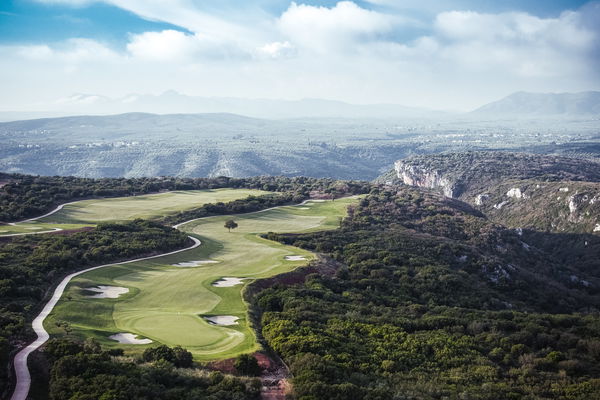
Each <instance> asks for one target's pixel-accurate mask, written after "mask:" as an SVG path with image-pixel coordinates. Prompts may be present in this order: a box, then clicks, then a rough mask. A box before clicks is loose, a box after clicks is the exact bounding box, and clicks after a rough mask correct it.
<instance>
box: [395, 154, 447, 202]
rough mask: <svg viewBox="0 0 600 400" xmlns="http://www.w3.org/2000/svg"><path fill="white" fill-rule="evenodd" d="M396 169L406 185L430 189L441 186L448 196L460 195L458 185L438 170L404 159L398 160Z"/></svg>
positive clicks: (399, 177)
mask: <svg viewBox="0 0 600 400" xmlns="http://www.w3.org/2000/svg"><path fill="white" fill-rule="evenodd" d="M395 170H396V174H397V176H398V179H401V180H402V182H403V183H404V184H405V185H411V186H418V187H424V188H428V189H440V188H441V189H442V191H443V193H444V196H446V197H452V198H456V197H458V195H459V193H458V190H457V188H456V186H455V185H454V184H453V183H452V182H450V181H449V180H448V179H447V178H446V177H444V176H443V175H442V174H441V173H440V172H439V171H437V170H425V169H423V168H419V167H416V166H414V165H407V164H405V163H404V162H402V161H397V162H396V164H395Z"/></svg>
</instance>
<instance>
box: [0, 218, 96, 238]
mask: <svg viewBox="0 0 600 400" xmlns="http://www.w3.org/2000/svg"><path fill="white" fill-rule="evenodd" d="M84 226H89V224H88V225H84V224H49V223H42V222H38V221H29V222H22V223H18V224H15V225H0V237H1V236H6V235H12V234H22V233H27V234H33V233H46V232H52V231H55V230H57V229H56V228H60V229H78V228H82V227H84Z"/></svg>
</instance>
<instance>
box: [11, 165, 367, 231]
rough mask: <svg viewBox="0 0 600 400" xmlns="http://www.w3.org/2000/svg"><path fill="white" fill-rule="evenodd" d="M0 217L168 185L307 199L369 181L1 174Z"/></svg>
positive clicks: (355, 189) (354, 189)
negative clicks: (99, 177)
mask: <svg viewBox="0 0 600 400" xmlns="http://www.w3.org/2000/svg"><path fill="white" fill-rule="evenodd" d="M0 182H4V183H5V184H4V185H3V186H1V187H0V222H12V221H18V220H22V219H26V218H32V217H36V216H39V215H42V214H44V213H46V212H49V211H51V210H52V209H53V208H54V207H56V206H58V205H59V204H62V203H66V202H69V201H75V200H81V199H85V198H92V197H119V196H134V195H140V194H148V193H156V192H160V191H171V190H202V189H218V188H246V189H260V190H266V191H273V192H287V193H293V194H294V195H295V196H297V197H298V198H306V197H307V196H309V194H310V193H311V192H319V193H326V194H329V195H330V196H332V197H335V196H340V195H343V194H345V193H363V192H365V191H368V187H369V184H368V183H367V182H359V181H338V180H335V179H326V178H304V177H293V178H290V177H270V176H261V177H252V178H229V177H216V178H179V177H155V178H101V179H90V178H79V177H72V176H67V177H64V176H31V175H20V174H3V173H0Z"/></svg>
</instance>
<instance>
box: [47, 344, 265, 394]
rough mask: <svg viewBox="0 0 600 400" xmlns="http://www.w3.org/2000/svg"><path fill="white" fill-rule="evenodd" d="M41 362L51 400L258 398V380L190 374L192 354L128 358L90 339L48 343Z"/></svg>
mask: <svg viewBox="0 0 600 400" xmlns="http://www.w3.org/2000/svg"><path fill="white" fill-rule="evenodd" d="M44 356H45V358H46V360H47V361H48V362H49V364H50V377H49V378H50V379H49V395H50V398H52V399H57V400H58V399H78V400H98V399H103V400H104V399H107V400H108V399H111V400H129V399H160V400H198V399H210V400H252V399H258V398H259V394H260V387H261V383H260V380H259V379H253V378H244V377H235V376H231V375H224V374H222V373H220V372H218V371H208V370H205V369H197V368H192V367H193V363H192V354H191V353H190V352H188V351H186V350H184V349H183V348H181V347H174V348H170V347H167V346H164V345H162V346H158V347H153V348H148V349H146V350H145V351H144V353H143V354H142V356H141V357H139V358H131V357H123V351H122V350H120V349H112V350H110V351H103V350H102V349H101V347H100V345H99V344H98V343H97V342H95V341H94V340H93V339H89V340H87V341H85V342H84V343H77V342H73V341H70V340H66V339H51V340H50V341H49V342H48V343H47V344H46V345H45V347H44Z"/></svg>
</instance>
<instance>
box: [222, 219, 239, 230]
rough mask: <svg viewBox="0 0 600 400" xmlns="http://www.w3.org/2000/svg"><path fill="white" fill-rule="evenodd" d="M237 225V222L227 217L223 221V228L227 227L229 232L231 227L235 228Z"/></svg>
mask: <svg viewBox="0 0 600 400" xmlns="http://www.w3.org/2000/svg"><path fill="white" fill-rule="evenodd" d="M237 227H238V224H237V223H236V222H235V221H234V220H232V219H228V220H227V221H226V222H225V228H227V229H229V232H231V230H232V229H235V228H237Z"/></svg>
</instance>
